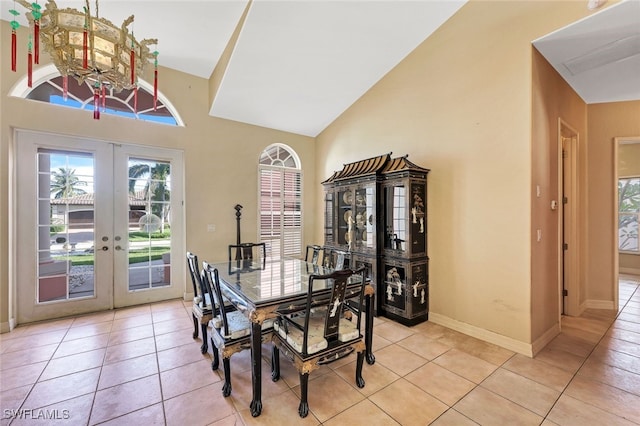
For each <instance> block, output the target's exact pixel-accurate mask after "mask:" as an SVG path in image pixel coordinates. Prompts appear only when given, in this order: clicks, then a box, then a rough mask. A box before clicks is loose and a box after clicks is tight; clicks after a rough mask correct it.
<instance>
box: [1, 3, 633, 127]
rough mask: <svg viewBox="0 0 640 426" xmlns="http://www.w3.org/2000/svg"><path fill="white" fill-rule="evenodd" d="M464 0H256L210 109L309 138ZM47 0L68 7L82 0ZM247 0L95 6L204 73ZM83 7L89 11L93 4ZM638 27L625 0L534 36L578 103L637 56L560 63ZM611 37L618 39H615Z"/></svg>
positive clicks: (601, 95) (624, 93) (616, 84)
mask: <svg viewBox="0 0 640 426" xmlns="http://www.w3.org/2000/svg"><path fill="white" fill-rule="evenodd" d="M39 2H40V4H45V3H46V2H45V1H44V0H40V1H39ZM465 2H466V0H414V1H398V0H378V1H372V0H355V1H342V0H341V1H326V0H296V1H275V0H254V1H253V4H252V5H251V7H250V10H249V12H248V14H247V18H246V21H245V23H244V26H243V27H242V29H241V32H240V36H239V38H238V41H237V43H236V45H235V47H234V50H233V53H232V55H231V58H230V61H229V63H228V66H227V67H226V69H225V72H224V77H223V79H222V82H221V85H220V88H219V90H218V92H217V95H216V97H215V99H214V101H213V103H212V104H211V105H210V114H211V115H212V116H216V117H221V118H226V119H230V120H235V121H240V122H245V123H250V124H255V125H259V126H264V127H268V128H274V129H279V130H284V131H289V132H293V133H297V134H302V135H308V136H316V135H317V134H318V133H320V132H321V131H322V130H323V129H324V128H325V127H326V126H327V125H329V124H330V123H331V122H332V121H333V120H334V119H335V118H336V117H338V116H339V115H340V114H341V113H342V112H344V111H345V109H347V108H348V107H349V106H350V105H351V104H353V103H354V102H355V101H356V100H357V99H358V98H359V97H360V96H362V95H363V94H364V93H365V92H366V91H367V90H368V89H369V88H371V86H373V85H374V84H375V83H376V82H377V81H378V80H380V79H381V78H382V77H383V76H384V75H385V74H386V73H387V72H389V71H390V70H391V69H392V68H393V67H394V66H395V65H397V64H398V63H399V62H400V61H401V60H402V59H403V58H404V57H406V56H407V55H408V54H409V53H410V52H411V51H412V50H413V49H414V48H415V47H416V46H418V45H419V44H420V43H421V42H422V41H424V40H425V39H426V38H427V37H429V35H430V34H431V33H433V32H434V31H435V30H436V29H437V28H438V27H439V26H440V25H442V24H443V23H444V22H445V21H446V20H447V19H449V17H451V15H453V14H454V13H455V12H456V11H457V10H458V9H459V8H460V7H462V6H463V5H464V3H465ZM56 3H57V5H58V7H59V8H65V7H73V8H77V9H80V8H82V7H83V6H84V4H85V2H84V1H79V0H59V1H57V2H56ZM584 3H585V7H586V4H587V1H586V0H585V1H584ZM247 4H248V0H228V1H222V0H210V1H206V0H197V1H194V0H126V1H125V0H101V1H100V2H99V12H100V16H101V17H105V18H107V19H109V20H110V21H112V22H113V23H114V24H117V25H119V24H120V23H122V21H124V19H125V18H127V17H128V16H129V15H131V14H133V15H135V22H134V24H133V30H134V33H135V36H136V38H138V39H142V38H157V39H158V40H159V43H158V46H157V49H158V51H159V52H160V55H159V62H160V64H161V65H162V66H164V67H168V68H172V69H176V70H179V71H183V72H186V73H189V74H192V75H195V76H198V77H202V78H206V79H208V78H210V76H211V74H212V72H213V70H214V68H215V66H216V64H217V63H218V61H219V59H220V57H221V55H222V52H223V51H224V49H225V48H226V46H227V44H228V43H229V41H230V39H231V35H232V33H233V32H234V30H235V28H236V27H237V26H238V24H239V21H240V18H241V16H242V14H243V12H244V10H245V8H246V6H247ZM0 6H1V9H0V11H1V14H0V16H1V18H2V19H4V20H11V17H10V15H9V13H8V10H9V9H12V8H14V2H13V0H0ZM90 6H91V9H92V11H94V12H95V1H93V0H91V1H90ZM15 8H16V9H18V10H19V11H20V12H22V15H21V17H20V19H19V21H21V23H22V24H23V25H26V19H25V18H24V9H23V8H22V7H21V6H20V5H19V4H16V6H15ZM94 14H95V13H94ZM639 32H640V0H626V1H625V2H623V3H621V4H618V5H614V6H611V7H609V8H607V9H604V10H602V11H600V12H597V13H595V14H594V15H592V16H590V17H589V18H587V19H585V20H582V21H580V22H577V23H575V24H573V25H571V26H569V27H567V28H565V29H562V30H559V31H557V32H554V33H553V34H550V35H548V36H546V37H543V38H541V39H539V40H536V41H535V42H534V44H535V46H536V47H537V48H538V49H539V50H540V52H541V53H542V54H543V55H544V56H545V57H546V58H547V59H548V60H549V61H550V63H551V64H552V65H553V66H554V67H555V68H556V69H557V70H558V72H559V73H560V74H561V75H562V76H563V77H564V78H565V79H566V80H567V81H568V82H569V84H570V85H571V86H572V87H573V88H574V90H576V92H578V94H579V95H580V96H581V97H582V98H583V99H584V100H585V101H586V102H587V103H593V102H609V101H616V100H627V99H629V98H632V99H640V55H635V56H633V57H630V58H626V59H621V60H618V61H615V62H614V63H613V64H608V65H604V66H600V67H598V68H595V69H590V70H587V71H584V72H581V73H578V74H576V75H572V74H571V73H570V72H569V71H568V69H567V68H566V66H565V65H563V64H565V63H567V62H568V61H570V60H572V59H575V58H576V57H579V56H581V55H584V54H588V53H589V52H591V51H593V50H594V49H597V47H598V46H608V47H607V48H606V49H604V50H603V51H604V53H605V54H606V55H609V57H610V58H611V57H619V56H620V54H619V51H620V50H621V49H620V48H618V47H617V46H618V45H619V44H622V45H623V48H626V49H631V50H633V49H634V46H635V45H634V43H635V40H636V39H633V38H631V39H629V38H628V37H631V36H634V35H635V36H638V34H639ZM619 39H625V40H623V41H622V42H618V43H617V44H616V43H615V42H616V40H619ZM638 40H640V37H638ZM612 43H614V44H613V45H612ZM611 46H614V47H615V48H614V49H611ZM612 52H613V54H612ZM596 53H598V52H596ZM612 55H613V56H612ZM586 59H588V61H587V62H585V61H583V60H582V59H580V61H578V62H576V61H574V62H569V65H570V66H572V67H573V69H574V71H575V70H576V69H577V68H580V67H581V68H585V67H586V66H593V64H594V63H595V64H597V63H598V62H599V61H598V60H597V59H595V60H594V59H593V58H589V57H587V58H586ZM589 64H591V65H589ZM160 81H161V83H160V84H161V85H162V80H160Z"/></svg>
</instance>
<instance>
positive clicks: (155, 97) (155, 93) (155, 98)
mask: <svg viewBox="0 0 640 426" xmlns="http://www.w3.org/2000/svg"><path fill="white" fill-rule="evenodd" d="M157 108H158V70H155V71H154V72H153V110H154V111H157V110H158V109H157Z"/></svg>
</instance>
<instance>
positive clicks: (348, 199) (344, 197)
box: [342, 191, 353, 204]
mask: <svg viewBox="0 0 640 426" xmlns="http://www.w3.org/2000/svg"><path fill="white" fill-rule="evenodd" d="M352 200H353V194H352V193H351V191H346V192H345V193H344V194H343V195H342V201H344V203H345V204H351V201H352Z"/></svg>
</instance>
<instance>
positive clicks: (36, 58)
mask: <svg viewBox="0 0 640 426" xmlns="http://www.w3.org/2000/svg"><path fill="white" fill-rule="evenodd" d="M33 38H34V45H33V62H35V63H36V64H39V63H40V20H36V21H35V22H34V26H33Z"/></svg>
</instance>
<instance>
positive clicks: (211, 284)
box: [202, 261, 229, 336]
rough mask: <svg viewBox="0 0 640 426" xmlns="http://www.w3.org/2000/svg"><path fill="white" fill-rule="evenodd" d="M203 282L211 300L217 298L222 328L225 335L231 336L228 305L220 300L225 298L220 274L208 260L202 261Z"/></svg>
mask: <svg viewBox="0 0 640 426" xmlns="http://www.w3.org/2000/svg"><path fill="white" fill-rule="evenodd" d="M202 272H203V273H202V283H203V287H204V290H205V291H206V292H207V293H208V294H209V297H210V298H211V300H215V301H216V302H218V303H216V305H217V306H218V310H217V311H218V312H217V313H218V314H219V317H220V321H222V327H221V328H222V329H224V334H223V335H224V336H229V323H228V322H227V307H226V306H225V304H224V303H219V301H222V300H224V299H223V298H222V290H221V289H220V278H219V276H218V270H217V269H216V268H214V267H213V266H212V265H209V264H208V263H207V262H205V261H203V262H202Z"/></svg>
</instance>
